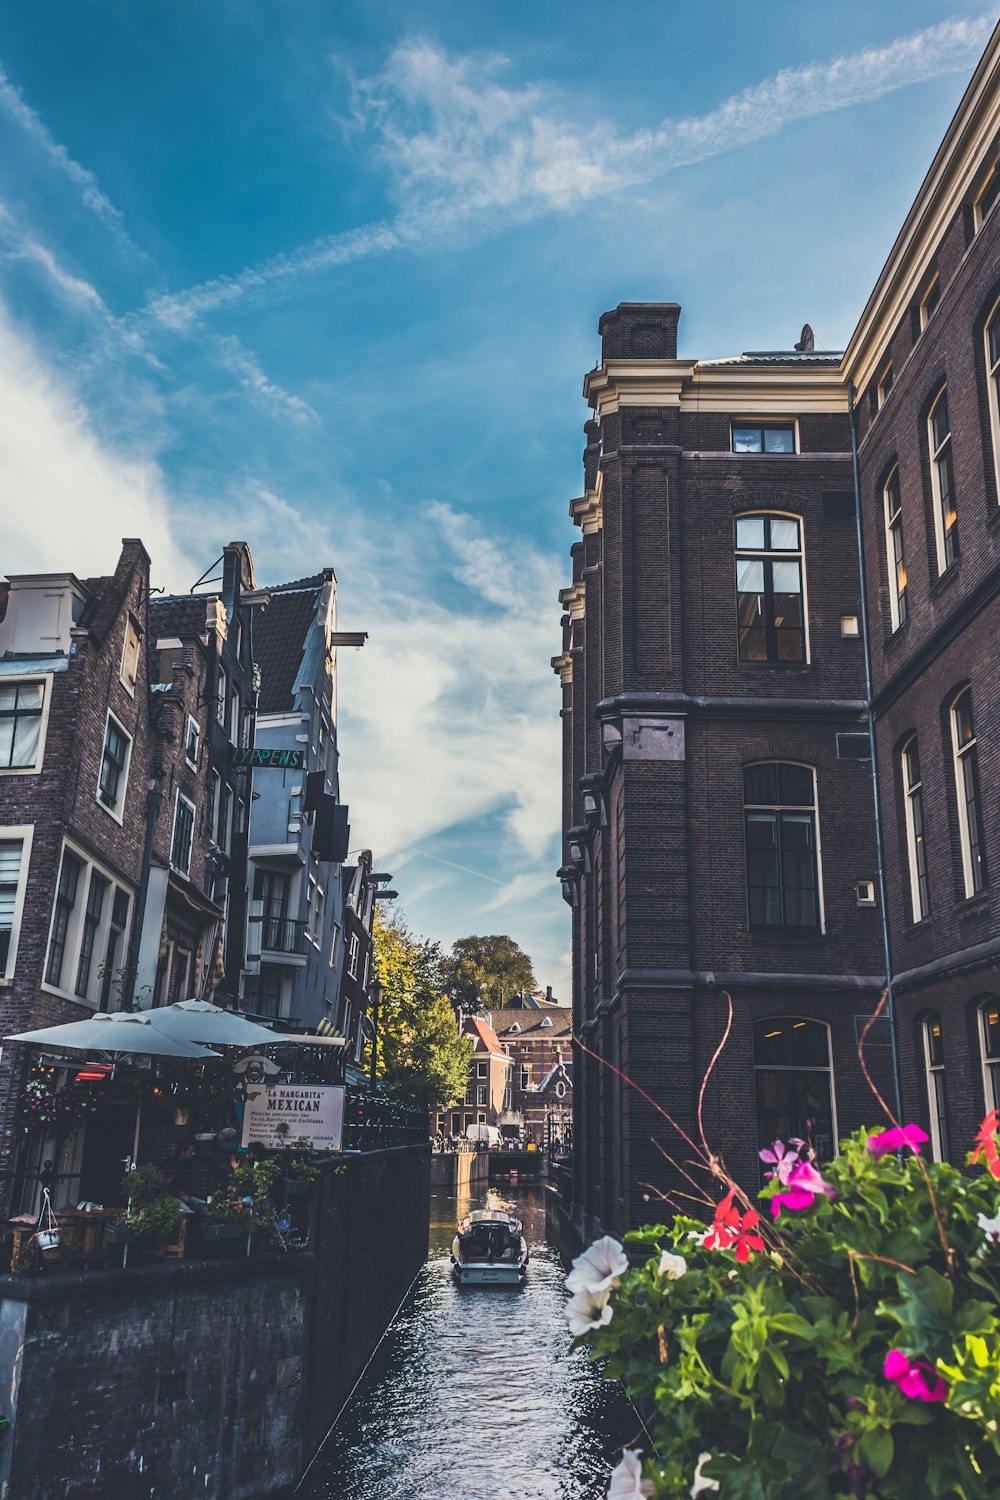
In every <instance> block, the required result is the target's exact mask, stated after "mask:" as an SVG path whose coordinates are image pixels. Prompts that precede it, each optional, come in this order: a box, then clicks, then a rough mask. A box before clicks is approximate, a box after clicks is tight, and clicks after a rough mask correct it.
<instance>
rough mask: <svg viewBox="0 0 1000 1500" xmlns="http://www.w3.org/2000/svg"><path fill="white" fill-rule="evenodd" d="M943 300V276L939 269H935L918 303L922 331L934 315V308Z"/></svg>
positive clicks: (925, 284) (918, 315)
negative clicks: (940, 274)
mask: <svg viewBox="0 0 1000 1500" xmlns="http://www.w3.org/2000/svg"><path fill="white" fill-rule="evenodd" d="M940 301H941V277H940V276H939V275H938V273H937V271H933V272H932V273H931V275H930V277H929V278H928V279H927V281H926V282H925V283H924V290H923V291H922V292H921V294H920V301H919V302H918V304H917V317H918V319H919V322H920V328H921V331H922V330H923V329H925V328H926V327H927V325H928V323H929V322H930V320H931V318H932V317H933V316H934V310H935V308H936V307H937V305H938V303H939V302H940Z"/></svg>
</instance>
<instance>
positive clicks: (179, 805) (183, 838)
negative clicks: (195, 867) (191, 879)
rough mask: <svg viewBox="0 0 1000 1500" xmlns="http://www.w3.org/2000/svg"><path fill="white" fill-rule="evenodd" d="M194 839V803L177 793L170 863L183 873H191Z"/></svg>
mask: <svg viewBox="0 0 1000 1500" xmlns="http://www.w3.org/2000/svg"><path fill="white" fill-rule="evenodd" d="M193 840H194V803H193V802H189V801H188V799H187V797H185V796H183V795H182V794H181V793H180V792H178V793H177V801H176V802H175V803H174V829H173V834H172V836H171V840H170V863H171V864H172V865H173V867H174V869H175V870H179V871H180V873H181V874H182V875H189V874H190V873H191V844H192V842H193Z"/></svg>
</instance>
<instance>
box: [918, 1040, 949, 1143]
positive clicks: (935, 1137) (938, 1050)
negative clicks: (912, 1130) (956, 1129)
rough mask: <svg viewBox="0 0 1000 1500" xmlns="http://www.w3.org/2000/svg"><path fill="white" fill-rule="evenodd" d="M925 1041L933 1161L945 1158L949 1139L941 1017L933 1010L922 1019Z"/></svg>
mask: <svg viewBox="0 0 1000 1500" xmlns="http://www.w3.org/2000/svg"><path fill="white" fill-rule="evenodd" d="M921 1031H922V1032H923V1044H924V1077H925V1080H926V1083H927V1107H928V1110H929V1111H930V1125H931V1155H932V1156H933V1157H934V1160H935V1161H948V1160H949V1159H950V1155H951V1140H950V1137H949V1133H948V1090H947V1087H946V1084H945V1076H944V1035H943V1032H942V1030H941V1017H940V1016H939V1015H938V1014H937V1012H934V1013H933V1014H932V1015H929V1016H927V1017H926V1018H925V1020H924V1021H923V1022H922V1023H921Z"/></svg>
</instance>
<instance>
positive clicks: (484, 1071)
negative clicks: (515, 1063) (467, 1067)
mask: <svg viewBox="0 0 1000 1500" xmlns="http://www.w3.org/2000/svg"><path fill="white" fill-rule="evenodd" d="M489 1076H490V1065H489V1063H484V1062H481V1063H476V1077H477V1078H488V1077H489Z"/></svg>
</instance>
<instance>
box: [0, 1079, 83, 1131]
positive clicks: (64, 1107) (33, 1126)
mask: <svg viewBox="0 0 1000 1500" xmlns="http://www.w3.org/2000/svg"><path fill="white" fill-rule="evenodd" d="M97 1099H98V1093H97V1090H96V1089H95V1087H94V1085H93V1084H92V1083H76V1082H74V1083H66V1084H63V1086H62V1087H61V1088H55V1087H53V1085H52V1084H51V1083H49V1082H48V1081H47V1080H45V1079H43V1078H31V1079H29V1081H28V1083H27V1084H26V1085H25V1087H24V1089H23V1090H22V1092H21V1093H20V1094H19V1095H18V1099H17V1121H16V1128H17V1132H18V1134H19V1135H21V1136H29V1135H34V1133H35V1132H36V1131H42V1132H44V1133H46V1134H56V1135H64V1136H65V1135H72V1134H73V1132H74V1131H75V1130H79V1128H80V1126H81V1125H82V1124H83V1123H84V1121H85V1120H86V1118H87V1116H88V1115H89V1114H91V1113H92V1112H93V1111H94V1110H95V1109H96V1108H97Z"/></svg>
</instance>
